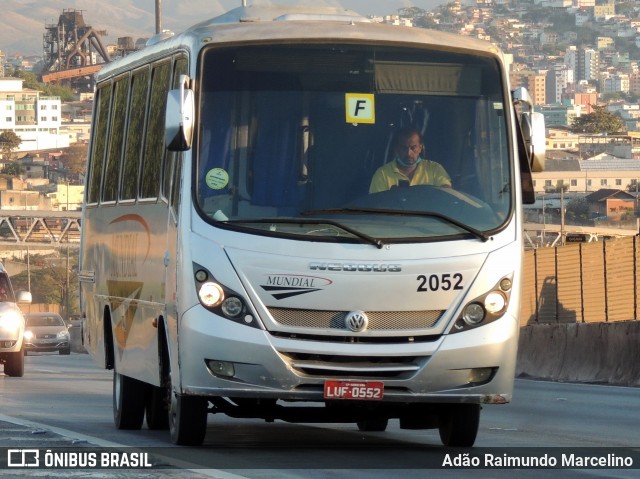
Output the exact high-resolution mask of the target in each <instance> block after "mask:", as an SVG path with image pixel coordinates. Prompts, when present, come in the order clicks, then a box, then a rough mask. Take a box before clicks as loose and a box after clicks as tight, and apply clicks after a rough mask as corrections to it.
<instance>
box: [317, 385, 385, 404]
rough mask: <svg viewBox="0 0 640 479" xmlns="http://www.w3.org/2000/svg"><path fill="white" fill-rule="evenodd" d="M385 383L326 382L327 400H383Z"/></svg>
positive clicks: (325, 393) (325, 394)
mask: <svg viewBox="0 0 640 479" xmlns="http://www.w3.org/2000/svg"><path fill="white" fill-rule="evenodd" d="M383 396H384V383H382V382H379V381H325V382H324V398H325V399H361V400H374V399H382V397H383Z"/></svg>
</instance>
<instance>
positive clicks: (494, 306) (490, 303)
mask: <svg viewBox="0 0 640 479" xmlns="http://www.w3.org/2000/svg"><path fill="white" fill-rule="evenodd" d="M506 305H507V299H506V298H505V297H504V295H503V294H502V293H500V292H498V291H491V292H490V293H489V294H488V295H487V296H486V297H485V298H484V307H485V309H486V310H487V311H488V312H489V313H491V314H499V313H501V312H502V311H503V310H504V308H505V306H506Z"/></svg>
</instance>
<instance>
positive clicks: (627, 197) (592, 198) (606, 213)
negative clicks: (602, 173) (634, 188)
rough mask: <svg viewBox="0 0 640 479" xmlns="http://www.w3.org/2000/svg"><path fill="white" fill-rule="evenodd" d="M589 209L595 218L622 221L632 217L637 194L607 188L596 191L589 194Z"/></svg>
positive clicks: (587, 198) (587, 197)
mask: <svg viewBox="0 0 640 479" xmlns="http://www.w3.org/2000/svg"><path fill="white" fill-rule="evenodd" d="M585 200H587V203H589V211H590V213H591V216H592V217H593V218H602V219H605V218H606V219H607V220H608V221H620V220H623V219H626V218H627V217H632V216H633V212H634V209H635V206H636V202H637V199H636V197H635V195H632V194H631V193H628V192H626V191H622V190H616V189H607V188H603V189H601V190H598V191H595V192H593V193H591V194H589V195H587V196H585Z"/></svg>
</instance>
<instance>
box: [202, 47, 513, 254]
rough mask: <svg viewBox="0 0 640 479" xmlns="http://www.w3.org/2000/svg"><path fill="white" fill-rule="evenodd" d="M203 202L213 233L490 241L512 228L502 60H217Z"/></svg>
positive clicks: (250, 53)
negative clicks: (492, 235)
mask: <svg viewBox="0 0 640 479" xmlns="http://www.w3.org/2000/svg"><path fill="white" fill-rule="evenodd" d="M199 69H200V76H201V79H202V80H201V84H200V88H199V93H200V98H199V111H198V118H199V122H198V124H199V127H198V130H197V138H196V141H197V145H198V146H197V151H198V155H197V167H196V172H195V175H196V177H195V181H196V188H195V197H196V203H197V207H198V209H199V211H200V213H201V214H202V215H203V217H204V218H206V219H207V221H210V222H211V223H212V224H214V225H218V226H220V227H224V228H231V229H239V230H241V231H244V232H249V233H252V234H260V235H280V236H286V237H296V238H298V239H309V240H313V241H351V242H355V241H358V242H363V241H364V242H372V243H373V244H381V242H391V243H393V242H419V241H434V240H442V239H455V238H460V237H466V236H469V237H473V238H478V239H483V240H484V239H486V238H487V237H488V236H487V235H488V234H490V233H491V232H495V231H497V230H498V229H499V228H501V227H502V226H503V225H504V224H505V222H506V221H507V220H508V219H509V218H510V217H511V211H512V208H513V206H514V193H513V190H514V189H513V188H512V182H513V178H514V174H513V168H512V167H511V161H512V159H511V158H510V155H509V144H508V142H509V135H508V132H507V124H508V123H507V120H506V118H505V116H506V113H507V112H506V111H505V104H508V103H507V102H506V101H505V99H504V95H505V91H506V88H505V87H504V85H503V81H502V78H501V75H500V67H499V64H498V62H497V60H496V59H495V58H492V57H488V56H480V55H471V54H466V53H452V52H445V51H438V50H424V49H415V50H410V49H409V50H408V49H406V48H403V49H394V48H391V47H381V46H366V45H364V46H363V45H358V46H356V45H335V44H334V45H326V44H323V45H313V44H309V45H294V46H292V45H269V46H243V47H234V48H223V49H221V48H210V49H208V50H205V51H204V52H203V53H202V56H201V58H200V65H199Z"/></svg>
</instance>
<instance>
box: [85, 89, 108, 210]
mask: <svg viewBox="0 0 640 479" xmlns="http://www.w3.org/2000/svg"><path fill="white" fill-rule="evenodd" d="M96 101H97V103H96V105H97V112H96V115H95V124H94V125H93V128H94V129H95V135H94V139H93V145H92V148H91V150H92V151H91V156H90V158H91V163H90V165H89V181H88V188H87V203H89V204H91V203H97V202H98V200H99V199H100V187H101V181H102V171H103V169H104V161H105V152H106V150H107V134H108V129H109V128H108V126H109V110H110V107H111V83H107V84H105V85H104V86H103V87H101V88H100V89H99V90H98V91H97V100H96Z"/></svg>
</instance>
